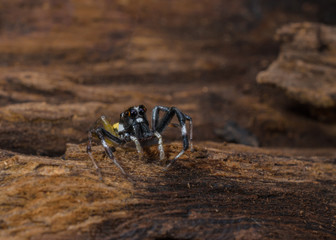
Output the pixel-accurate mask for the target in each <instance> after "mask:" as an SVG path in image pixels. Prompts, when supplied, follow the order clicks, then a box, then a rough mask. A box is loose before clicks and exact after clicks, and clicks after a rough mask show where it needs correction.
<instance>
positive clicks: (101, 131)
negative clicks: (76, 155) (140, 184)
mask: <svg viewBox="0 0 336 240" xmlns="http://www.w3.org/2000/svg"><path fill="white" fill-rule="evenodd" d="M92 133H94V134H95V135H96V136H97V137H98V138H99V140H100V141H101V144H102V145H103V147H104V149H105V152H106V154H107V156H108V157H109V158H110V159H111V160H113V163H114V164H115V165H116V166H117V167H118V168H119V169H120V171H121V172H122V173H123V174H124V175H126V176H127V174H126V172H125V171H124V169H123V168H122V167H121V166H120V164H119V163H118V161H117V160H116V159H115V157H114V155H113V151H112V149H111V148H110V147H109V146H108V144H107V143H106V141H105V138H107V139H109V140H111V141H112V142H114V143H116V144H122V143H123V141H122V140H121V139H119V138H117V137H115V136H113V135H112V134H111V133H110V132H108V131H107V130H105V129H104V128H97V129H93V130H91V131H89V134H88V137H89V141H88V145H87V153H88V154H89V157H90V159H91V161H92V163H93V165H94V166H95V168H96V170H97V172H98V174H99V178H100V179H101V180H102V173H101V170H100V168H99V167H98V165H97V163H96V161H95V160H94V158H93V155H92V149H91V146H92Z"/></svg>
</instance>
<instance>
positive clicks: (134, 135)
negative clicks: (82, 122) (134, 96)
mask: <svg viewBox="0 0 336 240" xmlns="http://www.w3.org/2000/svg"><path fill="white" fill-rule="evenodd" d="M146 111H147V109H146V107H145V106H144V105H139V106H133V107H130V108H128V109H127V110H126V111H124V112H122V113H121V114H120V120H119V122H117V123H114V124H111V123H110V122H109V121H108V120H107V119H106V117H105V116H101V117H100V119H98V120H101V122H102V126H100V127H98V128H94V129H92V130H90V131H89V133H88V144H87V153H88V155H89V157H90V159H91V161H92V163H93V165H94V167H95V168H96V170H97V171H98V173H99V175H100V178H102V175H101V172H100V168H99V167H98V165H97V163H96V161H95V160H94V158H93V155H92V149H91V146H92V136H93V135H95V136H97V137H98V138H99V140H100V141H101V144H102V145H103V147H104V149H105V152H106V154H107V156H108V157H109V158H110V159H111V160H112V161H113V162H114V164H115V165H116V166H117V167H118V168H119V169H120V171H121V172H122V173H123V174H124V175H127V174H126V173H125V171H124V169H123V168H122V167H121V166H120V164H119V163H118V161H117V160H116V158H115V157H114V155H113V152H114V150H115V149H114V147H109V145H108V143H112V144H114V145H121V146H124V145H125V144H126V143H129V142H133V143H134V144H135V147H136V150H137V152H138V154H139V156H140V157H142V156H143V149H142V147H143V146H148V145H152V144H153V143H157V144H158V150H159V152H160V160H163V159H164V158H165V153H164V150H163V141H162V136H161V133H162V132H163V130H165V128H166V127H167V126H168V125H169V123H170V122H171V120H172V119H173V117H174V115H176V117H177V120H178V122H179V125H180V127H181V134H182V142H183V149H182V150H181V151H180V152H179V154H177V155H176V156H175V158H174V159H173V160H171V161H170V163H169V164H168V165H167V166H166V169H168V168H169V167H170V166H171V165H172V164H173V163H174V162H175V161H176V160H177V159H178V158H179V157H181V155H182V154H183V153H184V152H185V151H186V150H187V149H188V147H189V143H190V148H191V150H192V151H193V146H192V119H191V117H189V116H188V115H186V114H184V113H183V112H181V111H180V110H179V109H177V108H176V107H163V106H156V107H155V108H154V109H153V111H152V124H151V125H152V127H151V128H150V126H149V123H148V120H147V117H146ZM160 111H163V112H165V115H164V116H163V117H162V118H161V119H160V116H159V115H160ZM186 121H189V131H190V134H189V139H188V136H187V128H186Z"/></svg>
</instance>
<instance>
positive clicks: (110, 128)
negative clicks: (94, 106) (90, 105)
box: [101, 116, 119, 145]
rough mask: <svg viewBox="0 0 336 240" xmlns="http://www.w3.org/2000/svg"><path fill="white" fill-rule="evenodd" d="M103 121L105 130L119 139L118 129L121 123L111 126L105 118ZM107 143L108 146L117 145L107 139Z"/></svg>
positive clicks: (102, 118)
mask: <svg viewBox="0 0 336 240" xmlns="http://www.w3.org/2000/svg"><path fill="white" fill-rule="evenodd" d="M101 120H102V122H103V126H104V129H105V130H107V131H109V132H110V133H112V134H113V135H114V136H116V137H118V136H119V135H118V128H119V123H115V124H113V125H112V124H111V123H110V122H109V121H108V120H107V119H106V118H105V117H104V116H102V117H101ZM105 141H106V142H107V143H108V144H112V145H116V144H115V143H114V142H112V141H110V140H109V139H107V138H105Z"/></svg>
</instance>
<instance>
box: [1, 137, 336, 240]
mask: <svg viewBox="0 0 336 240" xmlns="http://www.w3.org/2000/svg"><path fill="white" fill-rule="evenodd" d="M180 149H181V143H179V142H176V143H172V144H169V145H165V150H166V153H167V156H168V158H170V159H171V158H172V157H173V156H174V155H175V154H177V153H178V151H179V150H180ZM94 156H95V158H96V159H97V161H98V164H99V165H100V167H101V168H102V172H103V178H104V179H103V182H101V181H99V178H98V175H97V173H96V171H95V169H94V168H93V166H92V164H91V161H90V160H89V159H88V156H87V154H86V152H85V145H74V144H69V145H67V152H66V154H65V156H64V157H63V159H60V158H46V157H44V158H43V157H34V156H26V155H20V154H15V153H12V152H6V151H2V152H1V173H2V174H1V183H2V184H1V188H0V192H1V195H0V196H1V197H0V205H1V212H0V216H2V221H1V228H2V230H1V232H0V237H1V238H2V239H261V238H262V239H294V238H295V239H308V238H310V239H311V238H319V239H321V238H325V239H332V238H334V237H335V235H336V232H335V230H336V218H335V216H336V205H335V199H336V187H335V181H336V175H335V170H334V168H335V156H334V155H330V151H329V150H327V149H326V150H324V151H321V150H320V152H315V153H313V152H309V151H302V150H266V149H259V148H251V147H244V146H241V145H226V144H214V143H211V142H204V143H199V144H197V145H196V151H195V152H194V153H190V152H187V153H186V154H185V155H184V156H183V157H181V159H180V160H179V161H177V163H176V164H175V165H174V166H173V167H172V168H171V169H169V170H168V171H164V168H163V165H164V164H163V163H160V162H159V160H157V159H158V151H157V149H156V147H154V146H153V147H151V149H148V152H147V154H146V157H145V159H144V160H139V159H138V157H137V154H136V152H135V151H134V150H129V151H125V150H124V149H117V152H116V157H117V158H118V160H119V162H120V163H121V164H122V166H123V167H124V169H125V170H126V172H127V173H128V174H129V175H130V178H131V179H132V181H130V180H127V179H125V177H124V176H123V175H122V174H121V173H120V172H119V170H118V168H117V167H116V166H114V164H113V163H111V162H110V161H109V160H108V159H107V158H106V157H105V154H104V151H103V148H102V147H100V146H97V147H95V148H94Z"/></svg>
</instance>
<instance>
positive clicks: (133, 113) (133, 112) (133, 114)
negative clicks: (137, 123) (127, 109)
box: [130, 109, 138, 117]
mask: <svg viewBox="0 0 336 240" xmlns="http://www.w3.org/2000/svg"><path fill="white" fill-rule="evenodd" d="M130 114H131V117H135V116H136V115H137V114H138V112H137V110H135V109H131V113H130Z"/></svg>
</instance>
